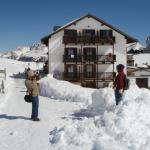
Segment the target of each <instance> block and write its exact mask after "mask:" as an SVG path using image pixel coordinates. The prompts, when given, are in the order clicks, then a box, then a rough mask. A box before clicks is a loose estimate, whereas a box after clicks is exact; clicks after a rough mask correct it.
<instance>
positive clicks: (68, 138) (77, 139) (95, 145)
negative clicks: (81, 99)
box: [50, 85, 150, 150]
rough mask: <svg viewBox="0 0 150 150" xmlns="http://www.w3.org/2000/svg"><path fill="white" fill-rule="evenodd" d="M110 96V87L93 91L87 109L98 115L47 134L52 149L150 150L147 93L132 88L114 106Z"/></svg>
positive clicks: (149, 101) (149, 120) (70, 123)
mask: <svg viewBox="0 0 150 150" xmlns="http://www.w3.org/2000/svg"><path fill="white" fill-rule="evenodd" d="M98 95H99V96H98ZM112 95H113V90H111V89H110V88H105V89H101V90H97V91H95V94H94V93H93V96H92V97H93V103H92V105H91V107H90V108H89V109H91V110H90V111H92V107H93V111H97V112H99V114H97V115H95V117H91V118H90V117H89V118H87V117H86V116H85V117H82V120H81V119H80V120H79V118H77V119H76V120H74V119H68V125H65V126H63V127H60V128H55V129H54V130H53V131H52V132H50V144H51V145H52V146H53V149H54V150H55V149H56V150H57V149H65V150H149V147H150V140H149V139H150V117H149V114H150V91H149V90H147V89H139V88H138V87H137V86H136V85H132V86H131V87H130V89H129V90H128V91H126V92H125V94H124V100H123V102H122V103H121V104H120V105H119V106H117V107H116V106H115V105H114V104H115V101H114V96H112ZM111 96H112V97H111ZM101 108H103V111H102V109H101ZM88 113H89V112H88Z"/></svg>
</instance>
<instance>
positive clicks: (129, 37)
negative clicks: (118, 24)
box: [41, 14, 138, 44]
mask: <svg viewBox="0 0 150 150" xmlns="http://www.w3.org/2000/svg"><path fill="white" fill-rule="evenodd" d="M86 17H88V18H90V17H91V18H93V19H95V20H97V21H99V22H100V23H102V24H103V25H106V26H108V27H109V28H111V29H113V30H115V31H116V32H118V33H120V34H122V35H123V36H125V38H126V39H127V43H134V42H138V40H137V39H136V38H134V37H131V36H130V35H128V34H126V33H125V32H122V31H121V30H119V29H117V28H115V27H113V26H112V25H110V24H108V23H107V22H105V21H104V20H102V19H99V18H97V17H95V16H93V15H91V14H87V15H85V16H82V17H80V18H78V19H75V20H73V21H71V22H69V23H68V24H66V25H64V26H62V27H61V28H59V29H58V30H56V31H54V32H52V33H51V34H49V35H47V36H45V37H43V38H42V39H41V41H42V42H43V43H45V44H46V43H48V39H49V38H50V37H51V36H52V35H54V34H56V33H58V32H60V31H62V30H64V29H66V28H67V27H69V26H71V25H72V24H76V23H77V22H79V21H80V20H82V19H84V18H86Z"/></svg>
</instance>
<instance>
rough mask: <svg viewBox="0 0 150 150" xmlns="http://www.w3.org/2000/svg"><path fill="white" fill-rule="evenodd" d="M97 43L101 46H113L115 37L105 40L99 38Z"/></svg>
mask: <svg viewBox="0 0 150 150" xmlns="http://www.w3.org/2000/svg"><path fill="white" fill-rule="evenodd" d="M99 42H100V43H101V44H102V45H103V44H114V43H115V37H114V36H112V37H106V38H100V40H99Z"/></svg>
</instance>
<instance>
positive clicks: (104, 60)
mask: <svg viewBox="0 0 150 150" xmlns="http://www.w3.org/2000/svg"><path fill="white" fill-rule="evenodd" d="M96 61H97V62H99V63H108V62H109V63H113V62H115V61H116V55H112V54H108V55H97V59H96Z"/></svg>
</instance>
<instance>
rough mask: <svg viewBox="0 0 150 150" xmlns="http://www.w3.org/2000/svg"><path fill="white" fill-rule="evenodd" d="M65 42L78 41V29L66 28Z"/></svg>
mask: <svg viewBox="0 0 150 150" xmlns="http://www.w3.org/2000/svg"><path fill="white" fill-rule="evenodd" d="M64 37H65V40H64V41H65V43H76V42H77V30H74V29H66V30H64Z"/></svg>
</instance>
